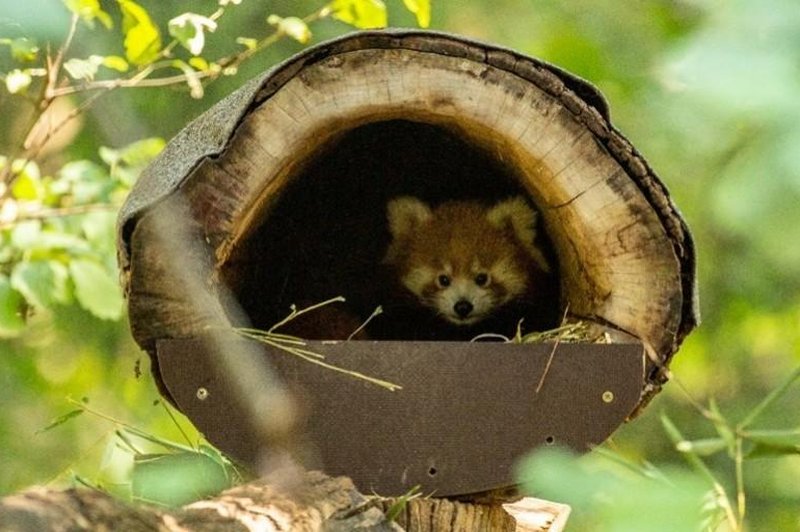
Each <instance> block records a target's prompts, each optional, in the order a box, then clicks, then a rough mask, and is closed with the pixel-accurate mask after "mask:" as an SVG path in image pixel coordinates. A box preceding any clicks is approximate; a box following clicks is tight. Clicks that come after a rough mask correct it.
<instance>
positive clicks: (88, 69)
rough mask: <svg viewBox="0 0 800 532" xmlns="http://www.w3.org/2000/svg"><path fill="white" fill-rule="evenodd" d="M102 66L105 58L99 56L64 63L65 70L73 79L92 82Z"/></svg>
mask: <svg viewBox="0 0 800 532" xmlns="http://www.w3.org/2000/svg"><path fill="white" fill-rule="evenodd" d="M101 64H103V58H102V57H100V56H99V55H93V56H90V57H89V58H88V59H75V58H73V59H70V60H69V61H66V62H64V70H66V71H67V74H69V75H70V76H71V77H72V79H83V80H86V81H92V80H93V79H94V76H95V74H97V69H98V67H99V66H100V65H101Z"/></svg>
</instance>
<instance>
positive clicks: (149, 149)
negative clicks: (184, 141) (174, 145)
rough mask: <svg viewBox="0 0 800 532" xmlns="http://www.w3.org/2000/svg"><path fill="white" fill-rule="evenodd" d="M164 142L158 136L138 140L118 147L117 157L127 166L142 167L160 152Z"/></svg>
mask: <svg viewBox="0 0 800 532" xmlns="http://www.w3.org/2000/svg"><path fill="white" fill-rule="evenodd" d="M165 144H166V143H165V142H164V139H162V138H159V137H150V138H147V139H142V140H138V141H136V142H134V143H131V144H128V145H127V146H125V147H123V148H122V149H120V150H119V151H118V153H119V158H120V160H121V161H122V162H124V163H125V164H126V165H128V166H131V167H137V168H144V167H145V166H147V165H148V164H150V162H151V161H152V160H153V159H155V158H156V156H157V155H158V154H159V153H161V150H163V149H164V146H165Z"/></svg>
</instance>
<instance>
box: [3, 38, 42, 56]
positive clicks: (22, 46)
mask: <svg viewBox="0 0 800 532" xmlns="http://www.w3.org/2000/svg"><path fill="white" fill-rule="evenodd" d="M0 44H5V45H7V46H8V47H9V48H11V57H13V58H14V59H15V60H17V61H22V62H27V61H33V60H35V59H36V55H37V54H38V53H39V47H38V46H36V42H34V41H33V40H31V39H28V38H25V37H20V38H19V39H0Z"/></svg>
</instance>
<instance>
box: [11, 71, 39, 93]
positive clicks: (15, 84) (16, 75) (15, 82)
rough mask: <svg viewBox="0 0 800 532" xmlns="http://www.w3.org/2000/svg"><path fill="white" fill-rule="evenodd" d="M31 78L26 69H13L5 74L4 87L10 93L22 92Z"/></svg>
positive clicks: (29, 83)
mask: <svg viewBox="0 0 800 532" xmlns="http://www.w3.org/2000/svg"><path fill="white" fill-rule="evenodd" d="M32 81H33V78H31V75H30V74H29V73H28V72H27V71H23V70H19V69H15V70H12V71H11V72H9V73H8V74H6V89H8V92H10V93H11V94H21V93H24V92H25V91H26V90H27V88H28V87H30V85H31V82H32Z"/></svg>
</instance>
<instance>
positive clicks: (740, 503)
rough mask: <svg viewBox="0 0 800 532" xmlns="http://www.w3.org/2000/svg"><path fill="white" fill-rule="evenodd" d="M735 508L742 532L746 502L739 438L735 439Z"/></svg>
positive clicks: (742, 455) (742, 456) (742, 452)
mask: <svg viewBox="0 0 800 532" xmlns="http://www.w3.org/2000/svg"><path fill="white" fill-rule="evenodd" d="M735 460H736V506H737V508H738V510H739V528H738V530H744V516H745V513H746V508H747V502H746V501H747V500H746V497H745V493H744V451H743V450H742V438H741V436H739V437H737V438H736V455H735Z"/></svg>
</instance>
